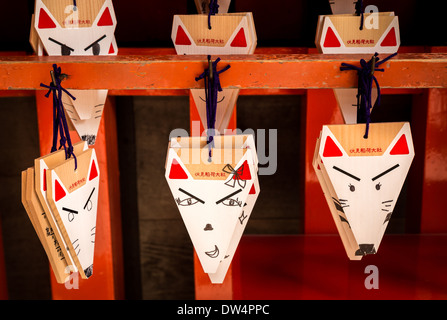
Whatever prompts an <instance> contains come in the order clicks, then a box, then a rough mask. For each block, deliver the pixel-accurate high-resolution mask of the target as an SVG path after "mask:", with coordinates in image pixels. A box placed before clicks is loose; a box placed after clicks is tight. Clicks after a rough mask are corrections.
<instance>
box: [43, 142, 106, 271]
mask: <svg viewBox="0 0 447 320" xmlns="http://www.w3.org/2000/svg"><path fill="white" fill-rule="evenodd" d="M82 162H85V164H86V165H85V168H83V167H80V166H79V164H80V163H82ZM73 166H74V162H73V161H67V162H65V163H64V164H63V165H61V166H60V167H57V168H55V169H54V170H50V175H49V177H48V176H47V183H48V184H49V185H50V184H51V189H50V192H51V199H49V202H50V205H52V208H53V212H54V213H55V215H56V220H57V221H58V224H59V226H60V227H61V229H62V232H63V234H66V235H67V237H68V238H67V237H66V244H67V246H68V248H69V251H70V253H71V255H72V257H73V258H74V261H75V264H76V265H77V269H78V270H79V271H80V272H81V275H82V276H83V277H84V278H88V277H90V276H91V275H92V273H93V256H94V247H95V233H96V231H95V230H96V212H97V206H98V192H99V190H98V189H99V168H98V161H97V159H96V154H95V151H94V149H88V150H87V151H85V152H84V153H82V154H81V155H79V156H78V169H77V170H76V172H75V173H73V174H71V175H69V176H68V177H67V176H66V172H67V171H68V172H70V171H73ZM78 171H79V172H78ZM64 176H65V177H64ZM81 270H82V271H81Z"/></svg>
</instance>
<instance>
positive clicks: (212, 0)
mask: <svg viewBox="0 0 447 320" xmlns="http://www.w3.org/2000/svg"><path fill="white" fill-rule="evenodd" d="M209 8H210V10H209V12H208V29H210V30H211V16H214V15H215V14H217V13H218V12H219V5H218V4H217V0H210V6H209Z"/></svg>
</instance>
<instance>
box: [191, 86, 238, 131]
mask: <svg viewBox="0 0 447 320" xmlns="http://www.w3.org/2000/svg"><path fill="white" fill-rule="evenodd" d="M191 95H192V97H193V99H194V103H195V105H196V108H197V111H198V112H199V116H200V120H201V122H202V123H203V125H204V128H205V129H208V128H207V126H206V124H207V120H206V100H205V91H204V90H203V89H191ZM238 96H239V89H222V91H219V92H218V93H217V110H216V123H215V126H214V127H215V129H217V130H218V131H219V132H220V133H223V132H224V130H225V129H226V128H227V127H228V123H229V122H230V118H231V115H232V114H233V109H234V106H235V104H236V101H237V98H238Z"/></svg>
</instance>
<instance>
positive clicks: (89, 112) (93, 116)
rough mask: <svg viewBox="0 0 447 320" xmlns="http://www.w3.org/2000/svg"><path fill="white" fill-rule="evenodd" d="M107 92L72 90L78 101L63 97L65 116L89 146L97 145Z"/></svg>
mask: <svg viewBox="0 0 447 320" xmlns="http://www.w3.org/2000/svg"><path fill="white" fill-rule="evenodd" d="M107 92H108V90H70V93H71V94H72V95H73V96H74V97H75V98H76V100H73V99H71V98H70V97H69V96H68V95H65V94H64V95H62V103H63V104H64V109H65V114H66V115H67V117H68V118H69V119H70V122H71V124H72V126H73V127H74V128H75V129H76V131H77V133H78V134H79V137H80V138H81V139H82V140H84V141H87V143H88V144H89V145H94V144H95V141H96V136H97V133H98V129H99V124H100V122H101V117H102V113H103V109H104V105H105V102H106V99H107Z"/></svg>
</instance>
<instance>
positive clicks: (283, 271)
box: [232, 234, 447, 300]
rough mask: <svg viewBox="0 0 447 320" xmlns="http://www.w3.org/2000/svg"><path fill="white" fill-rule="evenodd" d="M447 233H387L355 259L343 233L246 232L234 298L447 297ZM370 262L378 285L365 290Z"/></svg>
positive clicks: (235, 270)
mask: <svg viewBox="0 0 447 320" xmlns="http://www.w3.org/2000/svg"><path fill="white" fill-rule="evenodd" d="M446 248H447V235H446V234H431V235H422V234H418V235H408V234H407V235H385V236H384V238H383V240H382V244H381V246H380V248H379V250H378V253H377V254H375V255H368V256H365V257H363V259H362V260H361V261H350V260H349V259H348V257H347V256H346V254H345V251H344V248H343V245H342V243H341V240H340V238H339V236H338V235H284V236H277V235H273V236H257V235H256V236H254V235H247V236H244V237H243V238H242V240H241V242H240V245H239V249H238V250H239V252H238V256H237V258H235V261H234V262H233V270H232V272H233V274H232V275H233V297H234V299H256V300H258V299H259V300H264V299H268V300H277V299H281V300H295V299H299V300H301V299H406V300H407V299H409V300H412V299H447V277H446V275H445V272H446V271H447V250H446ZM368 265H374V266H376V267H377V268H378V269H377V270H378V289H369V290H368V289H366V288H365V279H366V278H367V277H368V276H369V275H370V273H369V272H368V273H365V268H366V266H368Z"/></svg>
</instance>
